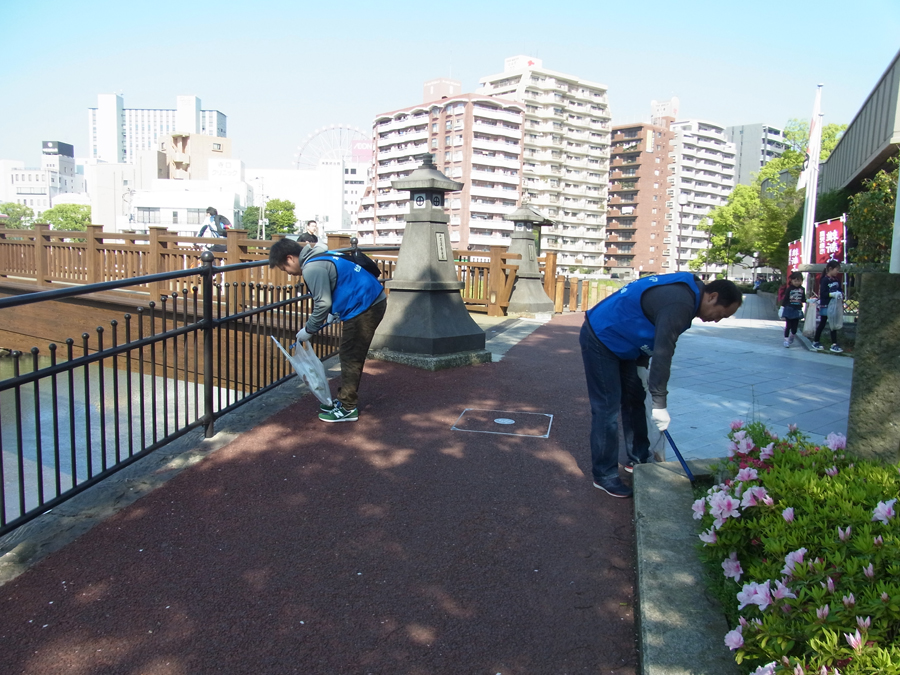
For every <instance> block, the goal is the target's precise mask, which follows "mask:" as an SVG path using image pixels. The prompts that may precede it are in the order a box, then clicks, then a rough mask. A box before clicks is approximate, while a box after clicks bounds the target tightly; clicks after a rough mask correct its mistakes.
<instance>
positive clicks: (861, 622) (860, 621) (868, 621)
mask: <svg viewBox="0 0 900 675" xmlns="http://www.w3.org/2000/svg"><path fill="white" fill-rule="evenodd" d="M856 625H857V626H859V629H860V630H861V631H867V630H869V628H870V627H871V626H872V617H871V616H867V617H866V618H865V619H864V618H862V617H861V616H858V617H856Z"/></svg>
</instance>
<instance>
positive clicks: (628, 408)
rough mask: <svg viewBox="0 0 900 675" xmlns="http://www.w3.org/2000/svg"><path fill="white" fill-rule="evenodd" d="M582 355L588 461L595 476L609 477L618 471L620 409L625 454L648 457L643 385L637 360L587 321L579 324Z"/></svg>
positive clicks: (602, 479) (597, 478) (637, 458)
mask: <svg viewBox="0 0 900 675" xmlns="http://www.w3.org/2000/svg"><path fill="white" fill-rule="evenodd" d="M580 342H581V358H582V359H583V360H584V374H585V376H586V378H587V387H588V398H589V399H590V401H591V465H592V470H593V474H594V480H595V481H598V482H605V481H609V480H611V479H613V478H617V477H618V475H619V468H618V462H619V410H621V411H622V430H623V432H624V436H625V448H626V451H627V453H628V458H629V459H630V460H632V461H634V462H636V463H637V462H646V461H647V460H648V459H649V458H650V439H649V438H648V437H647V413H646V412H645V410H644V385H643V384H641V380H640V378H639V377H638V374H637V361H628V360H623V359H620V358H619V357H618V356H616V355H615V354H613V353H612V352H611V351H610V350H609V349H608V348H607V347H606V345H604V344H603V343H602V342H600V340H598V339H597V337H596V336H595V335H594V331H593V330H591V327H590V326H589V325H588V323H587V322H585V323H584V325H583V326H582V327H581V338H580Z"/></svg>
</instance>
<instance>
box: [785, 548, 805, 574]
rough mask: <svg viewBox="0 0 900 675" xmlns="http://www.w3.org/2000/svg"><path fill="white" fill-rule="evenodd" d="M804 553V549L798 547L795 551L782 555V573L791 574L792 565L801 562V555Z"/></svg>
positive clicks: (792, 570)
mask: <svg viewBox="0 0 900 675" xmlns="http://www.w3.org/2000/svg"><path fill="white" fill-rule="evenodd" d="M804 555H806V549H805V548H800V549H797V550H796V551H791V552H790V553H788V554H787V555H786V556H785V557H784V567H783V568H782V570H781V573H782V574H785V575H788V576H789V575H791V574H792V573H793V572H794V565H796V564H798V563H799V564H801V565H802V564H803V556H804Z"/></svg>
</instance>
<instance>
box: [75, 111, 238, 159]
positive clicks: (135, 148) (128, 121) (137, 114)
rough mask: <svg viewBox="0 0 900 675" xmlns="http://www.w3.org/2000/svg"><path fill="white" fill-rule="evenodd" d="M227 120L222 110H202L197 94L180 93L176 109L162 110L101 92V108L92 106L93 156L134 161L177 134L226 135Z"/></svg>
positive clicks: (91, 135)
mask: <svg viewBox="0 0 900 675" xmlns="http://www.w3.org/2000/svg"><path fill="white" fill-rule="evenodd" d="M226 122H227V120H226V117H225V115H224V114H222V113H220V112H219V111H218V110H201V109H200V99H199V98H197V97H196V96H178V97H177V107H176V108H175V109H174V110H159V109H139V108H134V109H132V108H125V107H124V103H123V99H122V96H120V95H119V94H100V95H99V96H97V107H96V108H89V109H88V138H90V139H91V149H90V159H94V160H99V161H104V162H109V163H110V164H117V163H121V162H124V163H129V162H134V161H135V158H136V157H137V153H139V152H142V151H145V150H156V149H158V147H159V142H160V141H162V140H164V139H165V137H166V136H171V135H172V134H174V133H179V134H202V135H204V136H218V137H220V138H225V135H226Z"/></svg>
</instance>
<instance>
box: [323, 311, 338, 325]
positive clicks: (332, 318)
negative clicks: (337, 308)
mask: <svg viewBox="0 0 900 675" xmlns="http://www.w3.org/2000/svg"><path fill="white" fill-rule="evenodd" d="M337 320H338V318H337V315H336V314H332V313H331V312H328V316H326V317H325V325H326V326H330V325H331V324H333V323H334V322H335V321H337Z"/></svg>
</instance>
